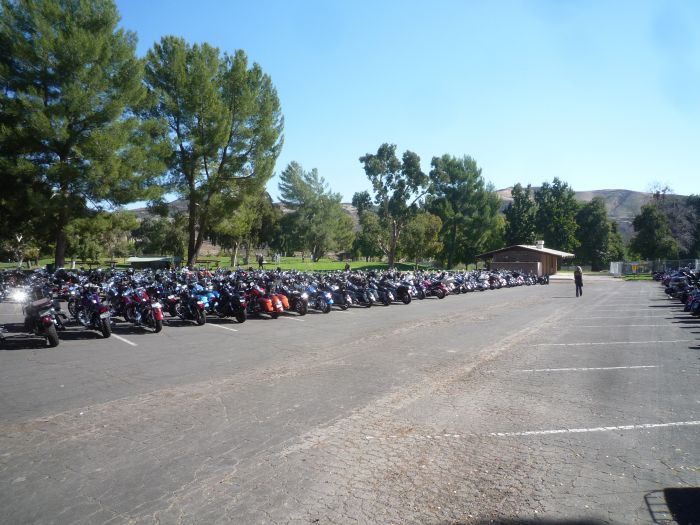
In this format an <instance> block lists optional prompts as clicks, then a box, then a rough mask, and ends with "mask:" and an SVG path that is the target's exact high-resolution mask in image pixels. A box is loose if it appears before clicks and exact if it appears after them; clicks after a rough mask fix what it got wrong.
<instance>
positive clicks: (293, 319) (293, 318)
mask: <svg viewBox="0 0 700 525" xmlns="http://www.w3.org/2000/svg"><path fill="white" fill-rule="evenodd" d="M281 319H287V320H288V321H298V322H300V323H303V322H304V319H297V318H296V317H282V318H281Z"/></svg>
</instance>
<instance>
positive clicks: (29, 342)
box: [0, 334, 53, 351]
mask: <svg viewBox="0 0 700 525" xmlns="http://www.w3.org/2000/svg"><path fill="white" fill-rule="evenodd" d="M41 349H46V350H53V348H51V347H49V346H48V345H47V344H46V339H44V338H43V337H36V336H34V335H28V334H27V335H7V334H6V335H5V336H4V337H0V351H10V350H41Z"/></svg>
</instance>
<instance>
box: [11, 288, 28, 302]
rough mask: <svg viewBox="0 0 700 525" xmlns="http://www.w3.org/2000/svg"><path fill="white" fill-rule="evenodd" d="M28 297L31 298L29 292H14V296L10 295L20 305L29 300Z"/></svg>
mask: <svg viewBox="0 0 700 525" xmlns="http://www.w3.org/2000/svg"><path fill="white" fill-rule="evenodd" d="M27 297H29V296H28V295H27V292H25V291H24V290H15V291H13V292H12V295H10V298H11V299H12V300H13V301H15V302H18V303H23V302H24V301H26V300H27Z"/></svg>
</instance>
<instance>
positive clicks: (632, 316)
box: [576, 312, 672, 319]
mask: <svg viewBox="0 0 700 525" xmlns="http://www.w3.org/2000/svg"><path fill="white" fill-rule="evenodd" d="M671 313H672V312H667V313H665V314H663V315H596V316H592V317H578V316H577V317H576V319H638V318H640V317H643V318H644V319H652V318H655V317H658V318H661V317H668V316H669V315H670V314H671Z"/></svg>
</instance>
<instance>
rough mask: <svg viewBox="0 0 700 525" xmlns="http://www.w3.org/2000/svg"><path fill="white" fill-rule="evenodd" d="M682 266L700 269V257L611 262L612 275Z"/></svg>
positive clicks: (667, 269)
mask: <svg viewBox="0 0 700 525" xmlns="http://www.w3.org/2000/svg"><path fill="white" fill-rule="evenodd" d="M680 268H690V269H691V270H696V271H700V259H678V260H675V261H672V260H663V261H661V260H658V261H617V262H611V263H610V274H611V275H635V274H642V273H652V272H668V271H674V270H678V269H680Z"/></svg>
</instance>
